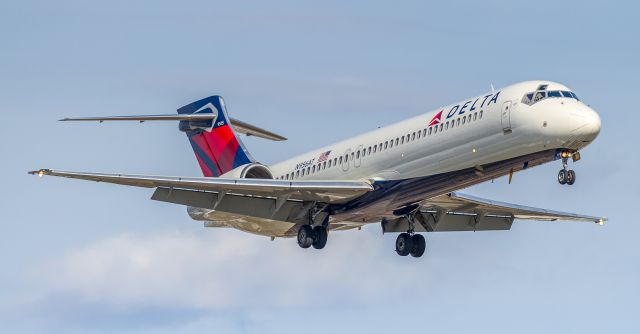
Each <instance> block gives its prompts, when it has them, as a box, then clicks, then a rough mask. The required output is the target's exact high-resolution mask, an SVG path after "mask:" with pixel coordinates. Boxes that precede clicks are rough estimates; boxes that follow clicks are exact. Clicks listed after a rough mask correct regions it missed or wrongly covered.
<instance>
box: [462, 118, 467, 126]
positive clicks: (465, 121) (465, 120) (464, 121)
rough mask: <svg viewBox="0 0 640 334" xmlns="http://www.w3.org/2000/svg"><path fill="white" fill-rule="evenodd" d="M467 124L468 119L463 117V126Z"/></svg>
mask: <svg viewBox="0 0 640 334" xmlns="http://www.w3.org/2000/svg"><path fill="white" fill-rule="evenodd" d="M465 123H467V118H466V117H462V124H463V125H464V124H465Z"/></svg>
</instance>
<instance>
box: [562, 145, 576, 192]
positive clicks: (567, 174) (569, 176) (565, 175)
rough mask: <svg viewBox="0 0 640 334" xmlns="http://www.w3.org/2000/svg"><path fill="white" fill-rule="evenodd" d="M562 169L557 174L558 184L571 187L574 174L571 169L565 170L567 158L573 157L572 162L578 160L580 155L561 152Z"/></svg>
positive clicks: (574, 178) (574, 180) (573, 181)
mask: <svg viewBox="0 0 640 334" xmlns="http://www.w3.org/2000/svg"><path fill="white" fill-rule="evenodd" d="M560 156H561V157H562V169H561V170H560V171H559V172H558V183H560V184H568V185H572V184H574V183H575V182H576V172H574V171H573V170H572V169H569V170H567V167H568V162H569V157H573V161H578V160H579V159H580V153H578V152H575V153H570V152H562V153H561V154H560Z"/></svg>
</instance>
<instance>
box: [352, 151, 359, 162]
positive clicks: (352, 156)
mask: <svg viewBox="0 0 640 334" xmlns="http://www.w3.org/2000/svg"><path fill="white" fill-rule="evenodd" d="M358 153H360V151H358ZM354 155H355V153H353V152H351V161H353V160H355V159H354V158H353V157H354Z"/></svg>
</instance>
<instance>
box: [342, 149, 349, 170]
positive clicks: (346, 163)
mask: <svg viewBox="0 0 640 334" xmlns="http://www.w3.org/2000/svg"><path fill="white" fill-rule="evenodd" d="M350 155H351V149H347V150H346V151H344V158H345V159H344V160H342V165H341V166H340V167H342V171H343V172H346V171H348V170H349V157H350Z"/></svg>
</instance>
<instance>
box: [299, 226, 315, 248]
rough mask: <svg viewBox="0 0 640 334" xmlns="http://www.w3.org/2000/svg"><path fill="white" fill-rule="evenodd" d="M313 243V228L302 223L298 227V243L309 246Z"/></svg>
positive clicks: (301, 245) (305, 246) (303, 246)
mask: <svg viewBox="0 0 640 334" xmlns="http://www.w3.org/2000/svg"><path fill="white" fill-rule="evenodd" d="M311 244H313V229H312V228H311V226H309V225H302V226H300V228H299V229H298V245H299V246H300V247H302V248H309V247H311Z"/></svg>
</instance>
